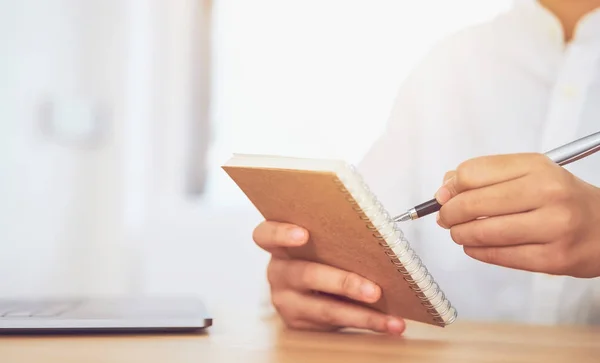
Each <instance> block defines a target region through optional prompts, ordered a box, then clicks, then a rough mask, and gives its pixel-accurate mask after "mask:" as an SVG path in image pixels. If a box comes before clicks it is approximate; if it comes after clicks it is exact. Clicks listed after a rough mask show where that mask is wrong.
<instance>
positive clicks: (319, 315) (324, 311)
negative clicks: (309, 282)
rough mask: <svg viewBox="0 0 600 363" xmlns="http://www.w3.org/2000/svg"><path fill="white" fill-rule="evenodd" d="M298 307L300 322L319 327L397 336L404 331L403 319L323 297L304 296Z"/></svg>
mask: <svg viewBox="0 0 600 363" xmlns="http://www.w3.org/2000/svg"><path fill="white" fill-rule="evenodd" d="M298 306H299V308H300V311H299V315H298V316H299V318H300V319H301V320H306V321H310V322H313V323H317V324H319V325H321V326H326V327H334V328H335V327H338V328H339V327H344V328H356V329H367V330H372V331H375V332H382V333H390V334H397V335H399V334H402V333H403V332H404V330H405V329H406V324H405V322H404V320H403V319H400V318H394V317H390V316H388V315H385V314H383V313H381V312H378V311H376V310H373V309H370V308H368V307H364V306H359V305H356V304H352V303H349V302H344V301H339V300H336V299H332V298H328V297H324V296H319V295H312V294H306V295H304V298H303V299H302V301H299V304H298Z"/></svg>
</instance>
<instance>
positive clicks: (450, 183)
mask: <svg viewBox="0 0 600 363" xmlns="http://www.w3.org/2000/svg"><path fill="white" fill-rule="evenodd" d="M457 194H458V190H457V188H456V171H454V170H453V171H449V172H447V173H446V175H444V184H443V185H442V186H441V187H440V189H438V191H437V192H436V193H435V199H436V200H437V201H438V203H440V204H441V205H444V204H446V203H447V202H448V201H449V200H450V199H452V198H453V197H454V196H456V195H457Z"/></svg>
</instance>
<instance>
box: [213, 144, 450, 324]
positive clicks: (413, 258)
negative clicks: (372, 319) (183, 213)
mask: <svg viewBox="0 0 600 363" xmlns="http://www.w3.org/2000/svg"><path fill="white" fill-rule="evenodd" d="M223 169H224V170H225V172H226V173H227V174H228V175H229V177H230V178H231V179H233V181H234V182H235V183H236V184H237V186H238V187H239V188H240V189H241V190H242V192H243V193H244V194H245V195H246V196H247V197H248V199H249V200H250V202H251V203H252V204H253V205H254V207H256V208H257V209H258V211H259V212H260V213H261V214H262V216H263V217H264V218H265V219H266V220H270V221H278V222H285V223H292V224H295V225H298V226H301V227H304V228H306V229H307V230H308V231H309V233H310V240H309V242H308V243H307V244H305V245H303V246H300V247H293V248H289V249H287V253H288V254H289V255H290V256H291V257H294V258H299V259H305V260H310V261H315V262H320V263H325V264H327V265H331V266H335V267H337V268H340V269H344V270H346V271H352V272H355V273H357V274H359V275H361V276H364V277H365V278H367V279H370V280H371V281H374V282H375V283H377V284H378V285H379V286H380V287H381V290H382V296H381V299H380V300H379V301H378V302H376V303H373V304H365V305H367V306H369V307H371V308H373V309H376V310H379V311H381V312H384V313H386V314H392V315H395V316H401V317H403V318H405V319H409V320H413V321H418V322H422V323H427V324H432V325H436V326H441V327H444V326H447V325H449V324H451V323H452V322H454V321H455V320H456V317H457V313H456V309H455V308H454V307H453V306H452V304H451V303H450V301H449V300H448V299H447V298H446V297H445V295H444V293H443V291H442V290H441V289H440V287H439V286H438V284H437V283H436V282H435V280H434V278H433V277H432V276H431V274H430V273H429V272H428V270H427V268H426V267H425V266H424V264H423V263H422V261H421V259H420V258H419V256H417V254H416V253H415V251H414V250H413V249H412V248H411V247H410V244H409V242H408V241H407V239H406V238H405V236H404V234H403V232H402V230H401V229H400V228H399V227H398V225H397V224H396V223H395V222H394V221H393V219H392V218H391V217H390V215H389V214H388V212H387V211H386V210H385V209H384V207H383V206H382V204H381V202H380V201H379V200H378V199H377V197H376V196H375V195H374V194H373V193H372V192H371V191H370V189H369V187H368V186H367V185H366V184H365V182H364V181H363V178H362V177H361V175H360V174H359V173H358V172H357V171H356V169H355V168H354V167H353V166H352V165H349V164H347V163H345V162H343V161H339V160H324V159H309V158H294V157H283V156H270V155H249V154H235V155H234V156H233V157H232V158H231V159H230V160H229V161H228V162H227V163H225V165H223Z"/></svg>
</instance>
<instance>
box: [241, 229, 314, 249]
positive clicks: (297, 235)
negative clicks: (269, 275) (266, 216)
mask: <svg viewBox="0 0 600 363" xmlns="http://www.w3.org/2000/svg"><path fill="white" fill-rule="evenodd" d="M252 239H253V240H254V242H255V243H256V244H257V245H258V246H259V247H260V248H262V249H264V250H266V251H268V252H272V251H273V250H274V249H277V248H281V247H295V246H301V245H303V244H305V243H306V242H307V241H308V231H306V230H305V229H304V228H301V227H298V226H295V225H293V224H287V223H278V222H271V221H264V222H262V223H260V224H259V225H258V226H257V227H256V228H255V229H254V232H253V233H252Z"/></svg>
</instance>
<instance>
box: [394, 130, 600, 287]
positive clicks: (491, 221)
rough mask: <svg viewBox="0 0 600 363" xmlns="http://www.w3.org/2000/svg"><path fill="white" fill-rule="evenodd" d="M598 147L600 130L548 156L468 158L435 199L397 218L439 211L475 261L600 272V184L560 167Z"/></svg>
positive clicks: (592, 274) (559, 271)
mask: <svg viewBox="0 0 600 363" xmlns="http://www.w3.org/2000/svg"><path fill="white" fill-rule="evenodd" d="M599 150H600V132H599V133H596V134H593V135H590V136H588V137H586V138H583V139H580V140H577V141H575V142H573V143H570V144H567V145H565V146H563V147H560V148H557V149H554V150H552V151H550V152H548V153H546V154H537V153H523V154H511V155H494V156H484V157H479V158H475V159H471V160H468V161H466V162H464V163H462V164H460V165H459V166H458V167H457V168H456V170H455V171H452V172H449V173H448V174H446V178H445V182H444V184H443V186H442V187H441V188H440V189H439V190H438V191H437V193H436V198H435V199H433V200H432V201H429V202H426V203H423V204H422V205H420V206H417V207H415V208H413V209H411V210H409V211H408V212H407V213H405V214H404V215H401V216H399V217H397V220H398V221H407V220H411V219H417V218H420V217H423V216H425V215H428V214H431V213H435V212H437V211H439V213H438V224H439V225H440V226H442V227H443V228H446V229H449V230H450V234H451V237H452V239H453V240H454V241H455V242H456V243H457V244H459V245H462V246H463V248H464V251H465V253H466V254H467V255H469V256H471V257H472V258H475V259H477V260H480V261H483V262H486V263H491V264H496V265H501V266H505V267H509V268H516V269H521V270H528V271H535V272H543V273H549V274H558V275H570V276H575V277H598V276H600V188H598V187H597V186H594V185H591V184H589V183H586V182H585V181H583V180H581V179H579V178H577V177H576V176H574V175H573V174H571V173H570V172H568V171H567V170H566V169H564V168H562V167H561V165H566V164H568V163H570V162H573V161H575V160H578V159H580V158H582V157H585V156H588V155H591V154H592V153H594V152H596V151H599ZM597 167H599V168H600V161H599V162H598V166H597Z"/></svg>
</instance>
